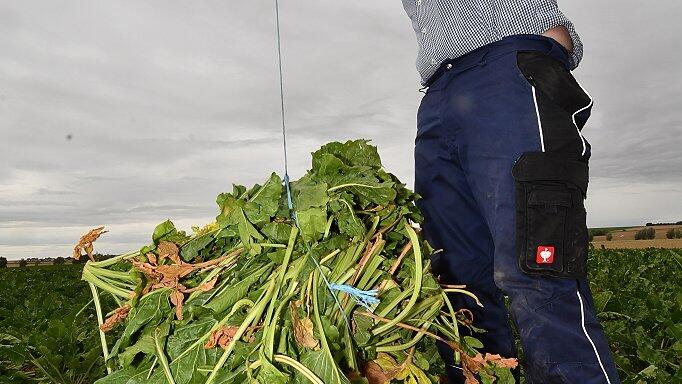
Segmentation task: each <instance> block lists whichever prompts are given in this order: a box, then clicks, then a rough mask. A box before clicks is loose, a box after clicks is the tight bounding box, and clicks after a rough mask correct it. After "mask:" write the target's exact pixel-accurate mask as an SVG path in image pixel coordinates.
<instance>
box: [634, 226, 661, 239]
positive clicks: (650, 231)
mask: <svg viewBox="0 0 682 384" xmlns="http://www.w3.org/2000/svg"><path fill="white" fill-rule="evenodd" d="M655 238H656V229H655V228H654V227H649V228H645V229H642V230H641V231H637V232H636V233H635V240H653V239H655Z"/></svg>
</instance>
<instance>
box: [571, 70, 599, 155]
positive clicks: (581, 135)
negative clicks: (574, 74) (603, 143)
mask: <svg viewBox="0 0 682 384" xmlns="http://www.w3.org/2000/svg"><path fill="white" fill-rule="evenodd" d="M575 82H576V83H577V84H578V86H579V87H580V89H582V90H583V92H585V94H586V95H587V97H589V98H590V102H589V104H587V105H586V106H584V107H582V108H580V109H579V110H577V111H575V113H574V114H573V125H575V129H576V130H577V131H578V136H580V140H581V141H582V142H583V153H582V155H581V156H585V152H586V151H587V145H585V138H584V137H583V134H582V133H581V132H580V128H578V123H576V122H575V116H576V115H577V114H579V113H580V112H582V111H584V110H586V109H588V108H590V107H592V104H594V100H593V99H592V96H590V94H589V93H587V91H586V90H585V88H583V86H582V85H580V83H578V80H576V81H575Z"/></svg>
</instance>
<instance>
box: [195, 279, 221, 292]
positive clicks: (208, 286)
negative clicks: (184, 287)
mask: <svg viewBox="0 0 682 384" xmlns="http://www.w3.org/2000/svg"><path fill="white" fill-rule="evenodd" d="M217 281H218V276H216V277H214V278H213V279H211V280H209V281H207V282H205V283H203V284H201V285H200V286H199V290H200V291H202V292H208V291H210V290H211V289H213V287H215V283H216V282H217Z"/></svg>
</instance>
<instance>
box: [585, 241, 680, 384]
mask: <svg viewBox="0 0 682 384" xmlns="http://www.w3.org/2000/svg"><path fill="white" fill-rule="evenodd" d="M589 263H590V264H589V274H590V279H591V281H590V284H591V287H592V291H593V294H594V303H595V307H596V309H597V312H598V317H599V320H600V321H601V323H602V325H603V326H604V329H605V331H606V334H607V337H608V339H609V343H610V345H611V349H612V351H613V353H614V357H615V360H616V364H617V366H618V373H619V375H620V377H621V380H622V382H623V384H640V383H647V384H649V383H652V384H653V383H666V384H668V383H670V384H672V383H682V369H681V368H680V363H682V284H681V282H682V252H681V251H680V250H665V249H654V248H649V249H644V250H635V249H632V250H612V249H601V250H594V251H593V254H592V255H591V258H590V262H589Z"/></svg>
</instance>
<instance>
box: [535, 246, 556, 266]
mask: <svg viewBox="0 0 682 384" xmlns="http://www.w3.org/2000/svg"><path fill="white" fill-rule="evenodd" d="M535 262H536V263H538V264H552V263H553V262H554V247H553V246H551V245H540V246H538V252H537V254H536V255H535Z"/></svg>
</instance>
